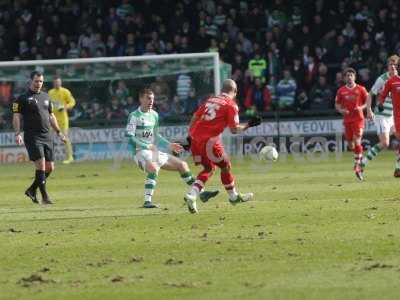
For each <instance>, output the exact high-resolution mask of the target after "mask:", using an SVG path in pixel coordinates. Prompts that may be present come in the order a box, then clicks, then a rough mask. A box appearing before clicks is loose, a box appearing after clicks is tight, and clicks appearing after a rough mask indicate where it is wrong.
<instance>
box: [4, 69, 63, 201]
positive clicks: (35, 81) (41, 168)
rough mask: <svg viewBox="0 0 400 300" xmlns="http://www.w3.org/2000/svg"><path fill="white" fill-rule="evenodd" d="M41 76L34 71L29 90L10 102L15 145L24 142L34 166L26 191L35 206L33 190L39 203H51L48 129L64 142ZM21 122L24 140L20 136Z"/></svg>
mask: <svg viewBox="0 0 400 300" xmlns="http://www.w3.org/2000/svg"><path fill="white" fill-rule="evenodd" d="M42 86H43V74H42V73H40V72H38V71H33V72H32V73H31V76H30V84H29V89H28V91H27V92H26V93H24V94H22V95H21V96H19V97H18V98H17V100H16V101H15V102H14V103H13V106H12V110H13V126H14V130H15V142H16V143H17V145H22V144H23V143H25V147H26V150H27V151H28V155H29V159H30V160H31V161H33V163H34V164H35V170H36V172H35V180H34V181H33V183H32V185H31V186H30V187H29V188H28V189H27V190H26V191H25V195H26V196H28V197H29V198H30V199H31V200H32V201H33V202H34V203H39V202H38V199H37V196H36V191H37V188H39V190H40V193H41V194H42V202H41V203H42V204H52V202H51V200H50V198H49V195H48V194H47V191H46V178H47V177H48V176H49V175H50V173H51V172H52V171H53V170H54V141H53V138H52V134H51V132H50V126H51V127H52V128H53V129H54V130H55V132H56V133H57V135H58V136H59V138H60V139H61V140H62V141H63V142H64V143H65V141H66V139H65V137H64V136H63V134H62V133H61V132H60V128H59V127H58V124H57V120H56V118H55V116H54V114H53V108H52V104H51V102H50V97H49V95H48V94H47V93H45V92H42V91H41V89H42ZM21 122H22V123H23V131H24V138H22V135H21Z"/></svg>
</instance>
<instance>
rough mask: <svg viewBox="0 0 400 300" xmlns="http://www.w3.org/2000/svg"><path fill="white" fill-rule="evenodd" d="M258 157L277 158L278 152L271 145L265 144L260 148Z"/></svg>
mask: <svg viewBox="0 0 400 300" xmlns="http://www.w3.org/2000/svg"><path fill="white" fill-rule="evenodd" d="M259 155H260V158H261V159H265V160H272V161H276V160H278V157H279V154H278V151H277V150H276V149H275V147H272V146H265V147H263V148H262V149H261V150H260V153H259Z"/></svg>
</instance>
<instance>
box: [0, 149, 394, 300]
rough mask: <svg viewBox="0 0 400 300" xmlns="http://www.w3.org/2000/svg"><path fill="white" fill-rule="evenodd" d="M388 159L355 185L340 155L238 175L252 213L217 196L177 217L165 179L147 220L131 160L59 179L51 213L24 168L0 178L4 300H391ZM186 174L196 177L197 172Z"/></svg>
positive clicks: (246, 169) (82, 167)
mask: <svg viewBox="0 0 400 300" xmlns="http://www.w3.org/2000/svg"><path fill="white" fill-rule="evenodd" d="M393 160H394V157H393V154H392V153H389V152H387V153H383V154H382V155H380V157H378V158H377V159H376V160H375V161H374V162H373V163H371V164H370V166H369V167H368V169H366V180H365V181H364V182H358V181H357V179H356V178H355V176H354V174H353V172H352V171H351V169H352V158H351V155H350V154H346V155H345V156H343V157H342V158H341V159H339V160H337V159H336V158H334V157H333V156H332V157H330V158H329V159H328V160H323V161H321V162H318V163H317V162H311V161H309V160H308V161H307V160H305V161H302V162H300V161H295V160H293V159H288V160H285V159H282V160H281V161H278V162H276V163H274V164H269V165H263V164H262V163H261V162H258V161H254V160H248V159H247V160H239V161H235V162H234V173H235V175H236V182H237V184H238V187H239V189H240V190H241V191H243V192H247V191H251V192H254V194H255V199H254V201H252V202H248V203H243V204H240V205H236V206H232V205H230V204H229V203H228V201H227V196H226V193H225V192H224V190H223V189H222V188H221V186H220V183H219V174H218V172H217V173H216V174H215V175H214V177H213V179H212V180H211V181H210V183H209V184H208V189H215V188H218V189H219V190H220V191H221V193H220V194H219V195H218V196H217V197H216V198H215V199H212V200H210V202H209V203H206V204H203V203H199V204H198V206H199V210H200V213H199V214H198V215H191V214H189V213H188V211H187V208H186V207H185V206H184V205H183V200H182V198H183V195H184V193H185V191H186V190H187V187H186V186H185V185H184V184H183V183H182V182H181V180H180V178H179V176H178V175H177V173H173V172H167V171H161V173H160V176H159V180H158V185H157V189H156V192H155V199H156V201H157V202H158V203H160V204H161V209H156V210H154V209H143V208H141V207H140V206H141V205H142V193H143V182H144V177H143V173H141V172H140V171H139V170H138V169H137V168H136V166H135V165H134V163H133V162H132V161H126V162H112V161H106V162H88V163H75V164H71V165H66V166H64V165H60V164H58V165H57V166H56V171H55V172H54V174H53V175H52V176H51V178H50V180H49V181H48V189H49V192H50V194H51V195H52V197H53V198H54V200H55V202H56V204H55V205H53V206H50V207H41V206H38V205H33V204H32V203H31V202H30V201H29V200H28V199H27V198H25V196H23V192H24V189H25V187H27V186H28V185H29V184H30V182H31V180H32V173H33V171H32V166H31V165H30V164H20V165H1V166H0V299H52V300H54V299H96V300H98V299H113V300H117V299H398V297H399V295H400V222H399V221H400V195H399V191H400V189H399V186H400V179H396V178H394V177H393V165H394V162H393ZM192 170H193V171H194V172H196V171H198V168H197V167H192Z"/></svg>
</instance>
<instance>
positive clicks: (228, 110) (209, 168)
mask: <svg viewBox="0 0 400 300" xmlns="http://www.w3.org/2000/svg"><path fill="white" fill-rule="evenodd" d="M236 94H237V86H236V83H235V82H234V81H233V80H232V79H227V80H225V81H224V82H223V86H222V93H221V94H220V95H218V96H212V97H210V98H208V99H207V100H206V101H205V102H204V103H203V104H202V105H201V106H200V107H199V108H198V110H197V111H196V112H195V113H194V115H193V117H192V120H191V122H190V125H189V136H190V138H191V147H190V150H191V152H192V156H193V160H194V162H195V164H196V165H198V164H201V165H202V166H203V170H202V171H201V172H200V173H199V174H198V176H197V178H196V181H195V182H194V183H193V185H192V188H191V190H190V192H189V193H187V194H186V195H185V201H186V204H187V205H188V209H189V211H190V212H191V213H197V212H198V211H197V205H196V199H197V196H198V195H199V193H200V192H201V191H202V190H203V188H204V186H205V184H206V182H207V180H208V179H209V178H210V177H211V176H212V174H213V172H214V171H215V168H216V166H218V167H219V168H220V169H221V182H222V184H223V185H224V187H225V189H226V191H227V192H228V195H229V202H230V203H231V204H237V203H240V202H245V201H248V200H250V199H251V198H253V193H245V194H241V193H238V192H237V191H236V188H235V179H234V176H233V174H232V172H231V163H230V160H229V157H228V156H227V155H226V153H225V151H224V147H223V144H222V142H221V139H220V136H221V134H222V132H223V131H224V129H225V128H227V127H228V128H229V129H230V131H231V132H232V133H242V132H243V131H245V130H246V129H247V128H249V127H252V126H257V125H259V124H261V118H260V117H254V118H252V119H250V120H249V122H248V123H246V124H239V115H238V112H239V108H238V106H237V104H236V102H235V100H234V98H235V97H236Z"/></svg>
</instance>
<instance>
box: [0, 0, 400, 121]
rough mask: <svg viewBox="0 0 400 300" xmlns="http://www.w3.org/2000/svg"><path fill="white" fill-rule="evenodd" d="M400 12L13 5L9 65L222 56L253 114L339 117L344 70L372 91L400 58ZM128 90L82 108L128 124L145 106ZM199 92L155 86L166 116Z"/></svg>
mask: <svg viewBox="0 0 400 300" xmlns="http://www.w3.org/2000/svg"><path fill="white" fill-rule="evenodd" d="M399 8H400V4H399V2H398V1H396V0H381V1H375V0H339V1H328V0H290V1H289V0H286V1H285V0H271V1H261V0H258V1H236V0H176V1H172V0H137V1H130V0H110V1H95V0H86V1H85V0H52V1H50V0H42V1H28V0H9V1H7V0H5V1H4V0H3V1H0V60H1V61H5V60H27V59H59V58H78V57H81V58H86V57H103V56H127V55H145V54H168V53H189V52H204V51H218V52H219V54H220V56H221V60H222V61H223V62H224V63H227V64H230V65H231V67H232V78H233V79H234V80H236V81H237V82H238V86H239V97H238V98H239V103H240V106H241V108H242V110H243V111H247V112H248V113H252V112H254V111H259V112H260V111H270V110H275V109H281V110H294V111H304V110H316V111H320V110H329V109H332V108H333V105H334V94H335V92H336V89H337V88H338V86H340V85H341V84H343V83H342V77H341V71H342V70H343V68H345V67H347V66H352V67H355V68H356V69H357V70H358V82H360V83H362V84H364V85H365V86H366V87H367V88H369V87H371V85H372V83H373V80H374V79H375V78H376V76H378V75H379V74H380V73H382V72H384V71H385V60H386V57H387V56H388V55H390V54H394V53H397V54H399V53H400V39H399V33H400V31H399V30H398V28H399V25H400V22H399ZM120 84H121V86H118V87H117V88H115V90H110V95H109V96H110V100H109V103H108V104H107V105H104V104H102V103H99V102H96V101H94V100H93V103H81V104H79V105H78V109H77V112H76V113H75V115H76V116H78V115H79V116H78V117H77V118H78V119H79V118H83V116H85V115H87V114H89V115H90V114H94V115H96V117H105V118H113V119H114V118H119V117H122V116H126V112H124V109H122V108H121V107H126V106H127V105H128V106H129V105H130V104H131V103H132V104H135V101H136V100H135V99H133V98H132V96H133V94H132V92H131V91H129V87H127V86H123V84H124V83H123V82H121V83H120ZM192 85H193V82H191V78H190V76H186V75H184V74H183V75H180V77H179V78H176V85H175V86H174V87H168V86H167V87H166V86H163V83H162V82H155V83H154V88H155V89H157V91H156V93H158V94H159V95H161V97H159V99H161V103H160V105H159V109H160V110H161V113H162V114H165V115H168V114H170V113H171V112H170V110H171V109H173V107H175V106H174V103H177V102H179V101H184V103H185V105H188V106H187V107H184V108H183V110H179V109H178V110H176V111H175V112H176V113H188V112H190V111H193V109H194V108H195V107H190V106H195V105H197V103H198V101H192V102H191V101H187V99H192V98H193V99H195V98H196V94H195V90H194V89H193V88H192ZM0 98H2V99H3V98H4V97H2V95H0ZM7 100H8V99H5V100H4V99H3V100H2V101H3V108H0V126H2V125H1V124H2V122H3V123H4V120H3V119H4V117H3V118H2V110H3V112H4V110H6V109H5V108H4V105H6V104H8V103H7ZM78 101H79V99H78ZM96 103H97V104H96ZM193 103H194V104H193ZM192 104H193V105H192ZM96 105H97V106H100V107H98V108H93V107H94V106H96ZM79 107H80V109H81V112H79ZM88 108H90V109H88ZM73 115H74V114H73ZM87 117H88V116H86V118H87Z"/></svg>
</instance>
